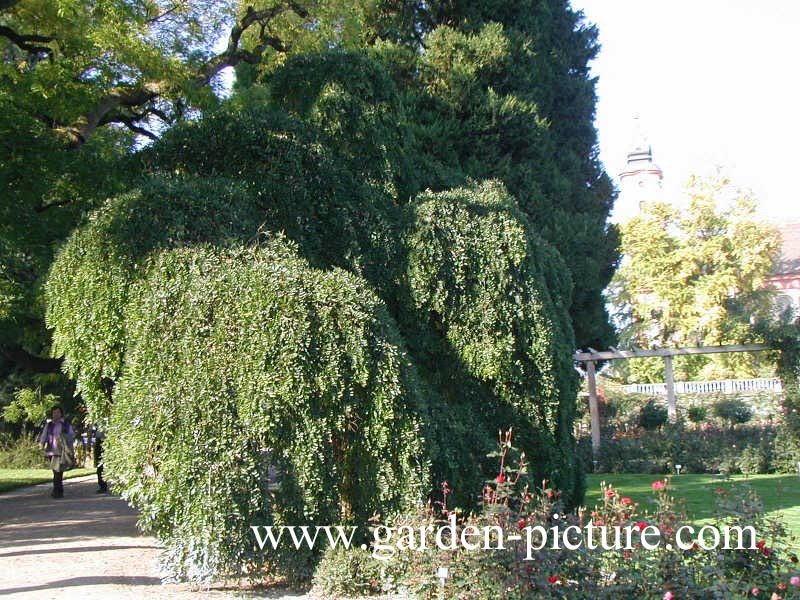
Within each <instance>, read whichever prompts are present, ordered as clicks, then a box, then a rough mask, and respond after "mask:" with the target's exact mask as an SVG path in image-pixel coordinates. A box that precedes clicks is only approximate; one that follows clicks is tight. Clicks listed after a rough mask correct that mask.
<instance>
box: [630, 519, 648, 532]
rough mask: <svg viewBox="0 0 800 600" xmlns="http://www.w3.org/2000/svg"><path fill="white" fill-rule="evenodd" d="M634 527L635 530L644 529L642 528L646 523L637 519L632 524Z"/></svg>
mask: <svg viewBox="0 0 800 600" xmlns="http://www.w3.org/2000/svg"><path fill="white" fill-rule="evenodd" d="M633 527H634V529H636V530H637V531H644V528H645V527H647V523H646V522H644V521H639V522H638V523H636V525H634V526H633Z"/></svg>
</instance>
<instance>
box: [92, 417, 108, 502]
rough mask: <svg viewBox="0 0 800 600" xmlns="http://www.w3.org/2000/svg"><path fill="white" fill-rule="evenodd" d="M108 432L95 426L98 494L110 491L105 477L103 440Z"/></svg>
mask: <svg viewBox="0 0 800 600" xmlns="http://www.w3.org/2000/svg"><path fill="white" fill-rule="evenodd" d="M105 439H106V434H105V432H104V431H103V430H101V429H98V428H97V427H95V430H94V466H95V468H96V469H97V486H98V487H97V492H96V493H97V494H105V493H106V492H107V491H108V482H107V481H106V480H105V479H103V440H105Z"/></svg>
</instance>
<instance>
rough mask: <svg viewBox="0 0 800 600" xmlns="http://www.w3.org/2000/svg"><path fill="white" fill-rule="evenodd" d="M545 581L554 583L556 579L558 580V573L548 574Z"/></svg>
mask: <svg viewBox="0 0 800 600" xmlns="http://www.w3.org/2000/svg"><path fill="white" fill-rule="evenodd" d="M547 581H549V582H550V583H555V582H556V581H558V575H550V577H548V578H547Z"/></svg>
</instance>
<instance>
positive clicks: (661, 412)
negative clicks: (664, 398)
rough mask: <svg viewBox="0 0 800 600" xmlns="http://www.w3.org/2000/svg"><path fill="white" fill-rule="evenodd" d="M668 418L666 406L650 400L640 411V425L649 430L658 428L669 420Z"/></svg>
mask: <svg viewBox="0 0 800 600" xmlns="http://www.w3.org/2000/svg"><path fill="white" fill-rule="evenodd" d="M667 418H668V414H667V409H666V407H665V406H662V405H660V404H657V403H656V401H655V400H650V401H649V402H648V403H647V404H645V405H644V406H643V407H642V408H641V410H640V411H639V426H640V427H644V428H645V429H647V430H650V429H658V428H659V427H661V426H662V425H663V424H664V423H666V422H667Z"/></svg>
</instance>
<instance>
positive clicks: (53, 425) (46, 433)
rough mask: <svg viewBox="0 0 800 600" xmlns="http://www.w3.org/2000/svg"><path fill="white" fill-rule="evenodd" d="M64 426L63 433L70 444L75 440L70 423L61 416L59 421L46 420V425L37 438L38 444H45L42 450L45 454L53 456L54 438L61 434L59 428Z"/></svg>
mask: <svg viewBox="0 0 800 600" xmlns="http://www.w3.org/2000/svg"><path fill="white" fill-rule="evenodd" d="M65 426H66V431H65V433H66V435H67V439H68V440H69V444H70V446H71V445H72V443H73V442H74V441H75V431H74V430H73V429H72V425H70V424H69V422H68V421H65V420H64V418H63V417H62V418H61V419H60V420H59V421H50V420H48V421H47V425H45V426H44V429H43V430H42V433H40V434H39V438H38V442H39V443H40V444H47V446H46V448H45V452H44V454H45V456H53V455H54V454H56V451H55V449H56V440H57V439H58V436H59V435H61V429H62V428H63V427H65Z"/></svg>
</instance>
